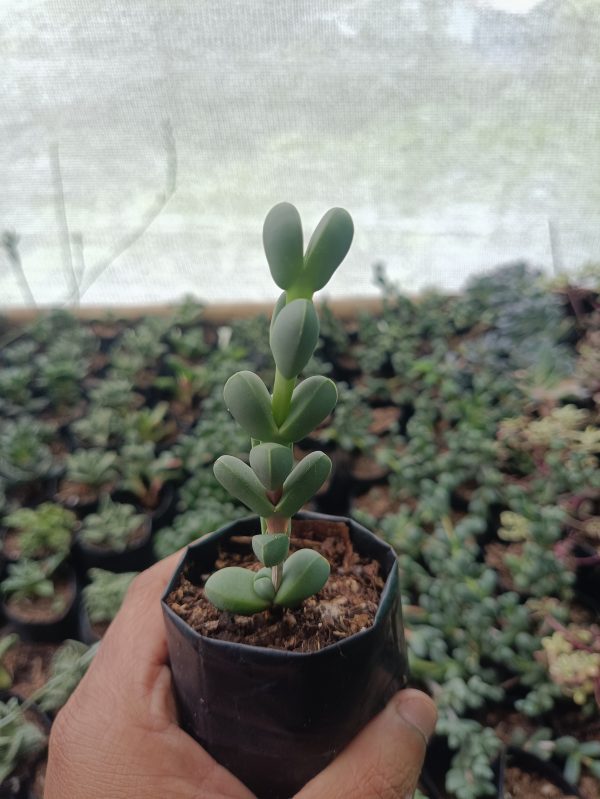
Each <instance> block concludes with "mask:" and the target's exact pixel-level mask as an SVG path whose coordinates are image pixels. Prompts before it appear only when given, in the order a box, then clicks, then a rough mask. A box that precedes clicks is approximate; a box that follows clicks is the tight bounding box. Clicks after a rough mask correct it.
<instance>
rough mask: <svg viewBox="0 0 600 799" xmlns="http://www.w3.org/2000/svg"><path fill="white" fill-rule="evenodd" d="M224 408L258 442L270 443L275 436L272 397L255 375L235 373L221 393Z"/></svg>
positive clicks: (275, 428)
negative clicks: (225, 407)
mask: <svg viewBox="0 0 600 799" xmlns="http://www.w3.org/2000/svg"><path fill="white" fill-rule="evenodd" d="M223 397H224V399H225V405H226V406H227V408H228V410H229V412H230V413H231V415H232V416H233V418H234V419H235V420H236V422H237V423H238V424H239V425H240V427H243V428H244V430H245V431H246V432H247V433H248V434H249V435H250V436H251V437H252V438H257V439H259V441H265V440H266V441H270V440H271V439H272V438H273V436H276V435H277V427H276V426H275V421H274V420H273V411H272V409H271V395H270V394H269V391H268V389H267V387H266V386H265V384H264V383H263V381H262V380H261V379H260V377H259V376H258V375H255V374H254V372H248V371H244V372H236V373H235V374H234V375H232V376H231V377H230V378H229V380H228V381H227V382H226V383H225V388H224V389H223Z"/></svg>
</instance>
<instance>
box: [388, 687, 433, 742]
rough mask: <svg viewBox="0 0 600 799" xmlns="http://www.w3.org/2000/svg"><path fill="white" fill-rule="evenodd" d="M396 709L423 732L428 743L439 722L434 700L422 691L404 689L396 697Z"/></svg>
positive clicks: (408, 722) (422, 734) (411, 724)
mask: <svg viewBox="0 0 600 799" xmlns="http://www.w3.org/2000/svg"><path fill="white" fill-rule="evenodd" d="M396 710H397V712H398V714H399V715H400V716H401V717H402V719H403V720H404V721H405V722H406V723H407V724H410V726H411V727H414V728H415V729H416V730H417V732H419V733H420V734H421V736H422V737H423V739H424V741H425V743H426V744H427V743H428V741H429V739H430V738H431V736H432V735H433V733H434V730H435V725H436V722H437V711H436V709H435V705H434V704H433V701H432V700H431V699H430V698H429V697H428V696H427V695H426V694H423V693H421V691H413V690H407V691H402V692H401V693H400V694H399V696H398V697H397V699H396Z"/></svg>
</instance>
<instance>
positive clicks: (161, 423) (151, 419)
mask: <svg viewBox="0 0 600 799" xmlns="http://www.w3.org/2000/svg"><path fill="white" fill-rule="evenodd" d="M168 413H169V403H168V402H159V403H157V404H156V405H155V406H154V407H153V408H140V410H138V411H131V412H130V413H128V414H127V416H126V417H125V419H124V420H123V432H124V435H125V440H126V442H127V443H128V444H146V443H148V442H150V443H152V444H157V443H158V442H160V441H163V440H164V439H165V438H169V437H171V436H173V434H174V433H175V432H176V430H177V426H176V424H175V422H174V421H172V420H171V419H169V418H168Z"/></svg>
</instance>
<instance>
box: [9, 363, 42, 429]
mask: <svg viewBox="0 0 600 799" xmlns="http://www.w3.org/2000/svg"><path fill="white" fill-rule="evenodd" d="M33 380H34V368H33V366H32V364H31V363H27V364H22V365H18V366H3V368H2V369H0V413H2V414H3V415H4V416H19V415H20V414H22V413H23V411H28V412H29V413H35V412H36V411H39V410H41V409H42V408H43V407H44V406H45V405H46V400H45V399H43V398H42V397H34V395H33V391H32V385H33Z"/></svg>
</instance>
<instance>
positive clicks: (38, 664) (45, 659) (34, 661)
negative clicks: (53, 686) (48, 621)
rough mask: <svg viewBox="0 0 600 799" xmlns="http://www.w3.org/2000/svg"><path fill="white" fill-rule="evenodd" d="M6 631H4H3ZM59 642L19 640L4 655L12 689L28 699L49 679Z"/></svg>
mask: <svg viewBox="0 0 600 799" xmlns="http://www.w3.org/2000/svg"><path fill="white" fill-rule="evenodd" d="M3 633H4V631H3ZM57 648H58V644H30V643H26V642H23V641H20V642H18V643H17V644H15V646H13V647H12V648H11V649H9V651H8V652H7V653H6V655H5V656H4V660H3V663H4V665H5V667H6V669H7V670H8V673H9V674H10V675H11V677H12V681H13V684H12V687H11V690H12V691H14V692H15V693H16V694H18V695H19V696H22V697H24V698H25V699H28V698H29V697H30V696H31V694H32V693H34V691H37V690H38V688H41V687H42V685H44V684H45V682H46V680H47V679H48V672H49V669H50V662H51V660H52V657H53V655H54V653H55V652H56V650H57Z"/></svg>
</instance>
